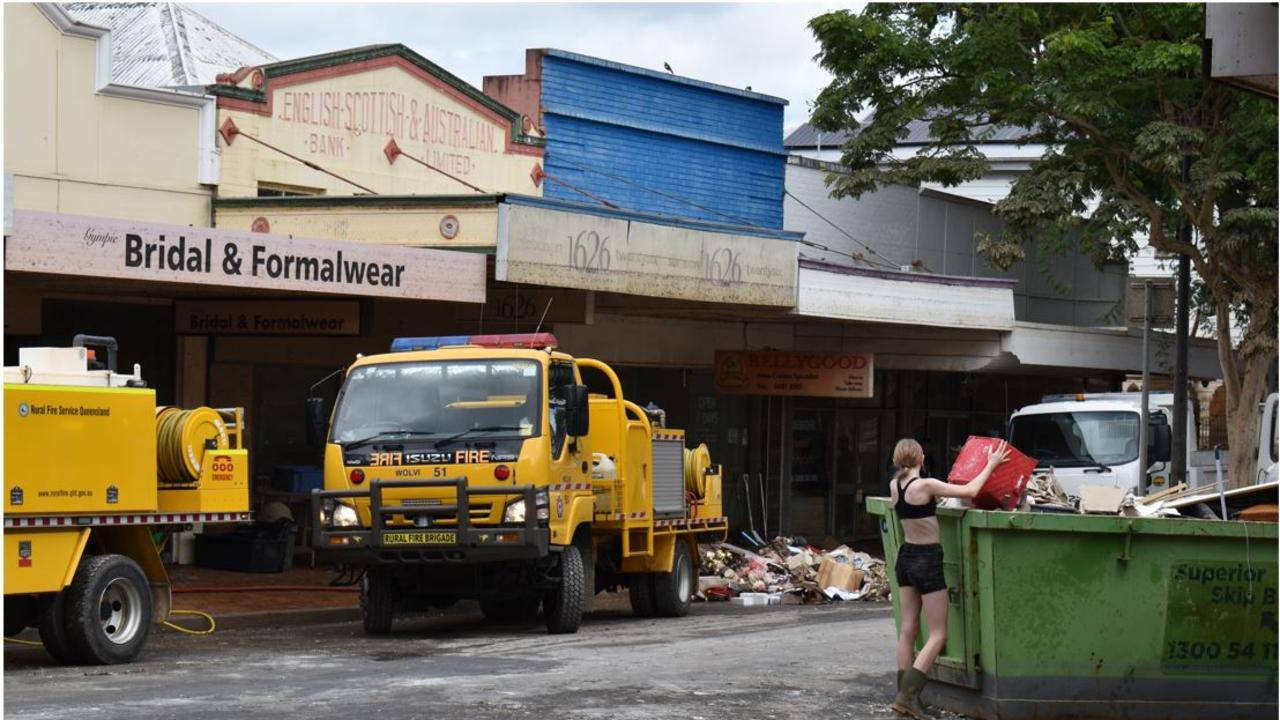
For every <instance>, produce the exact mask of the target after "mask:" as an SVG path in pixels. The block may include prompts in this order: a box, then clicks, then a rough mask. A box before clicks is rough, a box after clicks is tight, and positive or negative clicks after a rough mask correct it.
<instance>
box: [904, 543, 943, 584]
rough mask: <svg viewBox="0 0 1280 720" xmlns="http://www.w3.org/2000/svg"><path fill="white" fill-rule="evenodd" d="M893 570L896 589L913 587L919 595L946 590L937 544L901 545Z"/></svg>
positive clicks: (939, 546)
mask: <svg viewBox="0 0 1280 720" xmlns="http://www.w3.org/2000/svg"><path fill="white" fill-rule="evenodd" d="M895 570H896V572H895V574H896V575H897V576H898V587H913V588H915V589H916V591H917V592H919V593H920V594H921V595H928V594H929V593H933V592H938V591H939V590H946V589H947V581H946V579H945V578H943V577H942V546H941V545H939V544H937V543H935V544H933V545H912V544H911V543H903V545H902V547H901V548H899V549H898V563H897V566H896V568H895Z"/></svg>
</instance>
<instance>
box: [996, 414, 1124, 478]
mask: <svg viewBox="0 0 1280 720" xmlns="http://www.w3.org/2000/svg"><path fill="white" fill-rule="evenodd" d="M1139 417H1140V416H1139V415H1138V413H1136V412H1127V411H1115V412H1109V411H1092V412H1076V413H1047V414H1044V415H1022V416H1019V417H1016V418H1014V419H1013V423H1012V427H1011V428H1010V431H1009V433H1010V437H1009V441H1010V442H1011V443H1013V446H1014V447H1016V448H1018V449H1019V450H1022V451H1023V452H1025V453H1027V454H1028V455H1030V456H1032V457H1034V458H1035V459H1036V460H1037V461H1038V462H1039V465H1040V466H1041V467H1046V466H1049V465H1052V466H1054V467H1060V468H1071V467H1096V466H1098V465H1105V466H1107V467H1110V466H1112V465H1123V464H1125V463H1129V462H1133V461H1134V460H1137V459H1138V420H1139Z"/></svg>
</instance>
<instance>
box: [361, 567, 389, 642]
mask: <svg viewBox="0 0 1280 720" xmlns="http://www.w3.org/2000/svg"><path fill="white" fill-rule="evenodd" d="M395 582H396V581H395V576H394V575H392V574H391V571H390V570H389V569H387V568H379V567H371V568H369V570H368V571H367V572H365V574H364V578H363V579H361V581H360V618H361V620H363V621H364V634H365V635H386V634H387V633H389V632H391V619H392V618H393V617H394V616H395V601H396V598H395V594H396V593H395V591H396V584H395Z"/></svg>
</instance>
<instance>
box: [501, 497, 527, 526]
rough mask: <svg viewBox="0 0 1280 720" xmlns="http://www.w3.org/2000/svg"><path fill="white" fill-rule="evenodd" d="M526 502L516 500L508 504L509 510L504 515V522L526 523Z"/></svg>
mask: <svg viewBox="0 0 1280 720" xmlns="http://www.w3.org/2000/svg"><path fill="white" fill-rule="evenodd" d="M524 512H525V511H524V500H523V499H520V500H516V501H515V502H511V503H507V509H506V510H505V511H504V512H503V513H502V522H504V523H512V524H519V523H522V522H524Z"/></svg>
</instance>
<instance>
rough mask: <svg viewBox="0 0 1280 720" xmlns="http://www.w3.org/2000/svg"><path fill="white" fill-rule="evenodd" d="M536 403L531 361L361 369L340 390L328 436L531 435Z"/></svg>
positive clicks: (535, 369) (343, 439)
mask: <svg viewBox="0 0 1280 720" xmlns="http://www.w3.org/2000/svg"><path fill="white" fill-rule="evenodd" d="M541 397H542V393H541V385H540V372H539V364H538V363H536V362H534V361H531V360H466V361H456V362H403V363H383V364H379V365H364V366H361V367H358V368H356V369H355V370H352V371H351V374H350V376H349V377H348V378H347V382H346V385H345V386H344V387H343V389H342V394H341V395H340V396H339V398H338V409H337V412H336V413H335V415H334V420H333V428H332V431H331V438H332V441H333V442H336V443H351V442H355V441H357V440H362V439H368V438H373V437H379V436H385V437H386V438H387V439H397V438H408V437H427V438H440V439H445V438H453V437H455V436H457V439H459V440H461V439H462V437H463V436H465V437H466V439H468V440H470V439H475V438H492V437H532V436H534V435H535V434H537V432H538V428H539V425H538V423H539V419H540V416H539V413H538V409H539V402H540V400H541Z"/></svg>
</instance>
